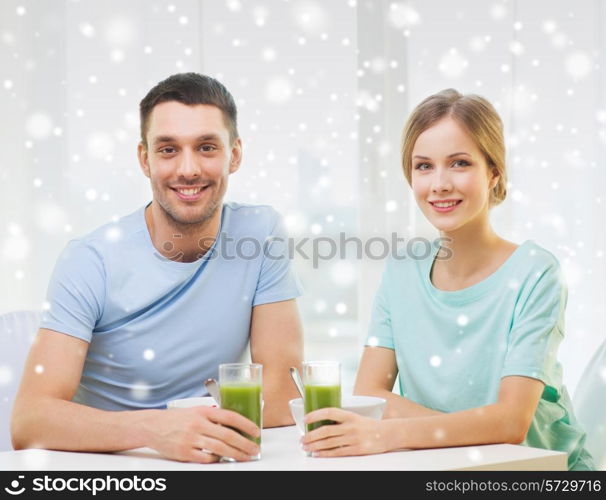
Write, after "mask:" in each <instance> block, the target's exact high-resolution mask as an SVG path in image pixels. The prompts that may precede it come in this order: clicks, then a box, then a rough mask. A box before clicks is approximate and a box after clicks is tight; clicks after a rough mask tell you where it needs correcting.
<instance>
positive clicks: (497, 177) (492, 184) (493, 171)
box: [488, 167, 501, 191]
mask: <svg viewBox="0 0 606 500" xmlns="http://www.w3.org/2000/svg"><path fill="white" fill-rule="evenodd" d="M490 174H491V175H492V177H491V179H490V182H489V183H488V188H489V190H490V191H492V190H493V189H494V188H495V187H496V185H497V184H498V183H499V180H500V179H501V176H500V175H499V172H498V171H497V169H496V168H494V167H491V168H490Z"/></svg>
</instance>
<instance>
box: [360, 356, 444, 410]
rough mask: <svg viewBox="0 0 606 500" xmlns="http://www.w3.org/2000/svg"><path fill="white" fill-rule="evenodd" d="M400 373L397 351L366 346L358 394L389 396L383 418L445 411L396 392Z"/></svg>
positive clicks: (361, 363)
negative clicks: (427, 406)
mask: <svg viewBox="0 0 606 500" xmlns="http://www.w3.org/2000/svg"><path fill="white" fill-rule="evenodd" d="M397 374H398V365H397V363H396V354H395V352H394V350H393V349H387V348H385V347H369V346H367V347H365V348H364V353H363V354H362V360H361V361H360V367H359V369H358V375H357V377H356V385H355V388H354V394H360V395H365V396H377V397H380V398H384V399H386V400H387V406H386V407H385V412H384V413H383V418H386V419H387V418H399V417H400V418H402V417H430V416H432V415H442V414H443V413H442V412H439V411H437V410H432V409H431V408H426V407H425V406H422V405H420V404H417V403H414V402H413V401H411V400H409V399H407V398H405V397H403V396H400V395H398V394H394V393H393V392H392V389H393V385H394V381H395V379H396V376H397Z"/></svg>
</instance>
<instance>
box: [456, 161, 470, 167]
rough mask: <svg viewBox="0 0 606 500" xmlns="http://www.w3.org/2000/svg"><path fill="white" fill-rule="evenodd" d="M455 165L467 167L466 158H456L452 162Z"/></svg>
mask: <svg viewBox="0 0 606 500" xmlns="http://www.w3.org/2000/svg"><path fill="white" fill-rule="evenodd" d="M453 165H454V166H455V167H467V166H468V165H469V162H468V161H467V160H457V161H455V162H454V163H453Z"/></svg>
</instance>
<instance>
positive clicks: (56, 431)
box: [11, 397, 162, 451]
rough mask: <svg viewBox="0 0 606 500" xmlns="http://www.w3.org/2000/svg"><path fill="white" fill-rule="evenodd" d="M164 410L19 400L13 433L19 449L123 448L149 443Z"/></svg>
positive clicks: (16, 446)
mask: <svg viewBox="0 0 606 500" xmlns="http://www.w3.org/2000/svg"><path fill="white" fill-rule="evenodd" d="M160 411H162V410H138V411H104V410H98V409H96V408H91V407H88V406H84V405H80V404H77V403H72V402H71V401H64V400H61V399H56V398H49V397H39V398H36V400H35V401H34V400H31V401H17V402H16V404H15V409H14V411H13V420H12V425H11V433H12V439H13V446H14V447H15V449H23V448H46V449H51V450H53V449H54V450H68V451H120V450H127V449H131V448H139V447H142V446H147V445H148V444H149V441H150V436H151V430H152V428H153V420H154V417H155V416H157V414H158V412H160Z"/></svg>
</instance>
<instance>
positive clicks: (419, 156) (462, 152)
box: [413, 151, 471, 160]
mask: <svg viewBox="0 0 606 500" xmlns="http://www.w3.org/2000/svg"><path fill="white" fill-rule="evenodd" d="M460 155H465V156H471V155H470V154H469V153H465V152H464V151H459V152H458V153H452V154H451V155H448V156H447V158H452V157H454V156H460ZM413 158H419V159H420V160H431V158H429V157H427V156H421V155H414V156H413Z"/></svg>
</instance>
